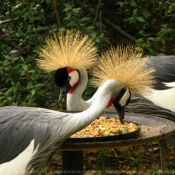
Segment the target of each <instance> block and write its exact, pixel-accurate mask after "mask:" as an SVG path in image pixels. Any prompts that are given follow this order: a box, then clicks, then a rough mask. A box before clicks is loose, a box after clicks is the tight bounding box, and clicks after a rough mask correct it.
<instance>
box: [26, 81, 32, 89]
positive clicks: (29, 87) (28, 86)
mask: <svg viewBox="0 0 175 175" xmlns="http://www.w3.org/2000/svg"><path fill="white" fill-rule="evenodd" d="M31 88H33V84H32V82H30V81H29V82H28V83H27V89H31Z"/></svg>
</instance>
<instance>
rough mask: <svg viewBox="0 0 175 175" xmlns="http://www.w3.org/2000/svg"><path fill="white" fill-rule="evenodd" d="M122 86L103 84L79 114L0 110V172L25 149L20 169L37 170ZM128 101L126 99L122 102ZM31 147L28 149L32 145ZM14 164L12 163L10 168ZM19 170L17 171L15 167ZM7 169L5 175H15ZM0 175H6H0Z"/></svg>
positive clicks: (110, 83)
mask: <svg viewBox="0 0 175 175" xmlns="http://www.w3.org/2000/svg"><path fill="white" fill-rule="evenodd" d="M122 88H123V86H122V85H121V84H119V83H117V82H116V81H115V80H107V81H106V82H105V83H104V84H103V85H102V87H100V88H99V89H98V90H97V93H96V98H95V100H94V102H93V104H92V105H91V106H90V107H89V108H88V109H87V110H85V111H83V112H80V113H73V114H72V113H62V112H57V111H54V110H48V109H43V108H32V107H14V106H9V107H1V108H0V164H1V165H0V172H1V170H2V169H3V168H4V165H5V164H8V163H10V161H12V160H14V159H15V158H16V157H18V156H19V155H20V154H21V153H24V152H26V150H27V149H28V147H30V150H31V148H33V151H34V152H33V154H32V153H31V152H30V156H28V157H29V158H30V159H29V160H28V161H26V162H28V163H27V165H26V164H24V165H23V167H22V165H20V166H21V169H22V170H24V169H25V170H26V171H27V172H30V171H35V172H38V171H39V170H41V169H42V168H43V167H44V166H45V165H46V163H47V161H48V159H49V158H50V156H51V155H52V154H53V152H54V151H55V149H57V148H59V147H60V145H61V144H62V142H63V141H64V140H65V139H66V138H68V137H70V136H71V135H72V134H74V133H75V132H77V131H79V130H81V129H82V128H84V127H86V126H87V125H89V124H90V123H91V122H93V120H94V119H95V118H97V117H98V116H100V114H101V113H102V112H103V111H104V109H105V108H106V106H107V104H108V102H109V100H110V99H111V97H113V96H117V95H118V94H119V93H120V91H121V89H122ZM126 100H128V99H126ZM33 142H34V144H33V147H32V143H33ZM15 165H16V166H17V165H18V164H17V161H14V166H15ZM17 168H20V167H17ZM12 171H13V169H11V167H9V168H8V174H9V175H10V174H13V175H19V174H18V173H16V174H15V173H14V172H12ZM1 175H6V174H2V173H1Z"/></svg>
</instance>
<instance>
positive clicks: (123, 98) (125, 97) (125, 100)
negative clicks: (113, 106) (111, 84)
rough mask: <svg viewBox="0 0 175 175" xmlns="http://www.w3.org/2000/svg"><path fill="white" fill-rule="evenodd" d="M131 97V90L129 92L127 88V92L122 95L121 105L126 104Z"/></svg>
mask: <svg viewBox="0 0 175 175" xmlns="http://www.w3.org/2000/svg"><path fill="white" fill-rule="evenodd" d="M129 97H130V92H129V90H128V89H126V92H125V94H124V95H123V96H122V98H121V99H120V101H119V104H120V105H121V106H125V105H126V103H127V100H128V99H129Z"/></svg>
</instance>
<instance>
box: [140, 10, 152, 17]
mask: <svg viewBox="0 0 175 175" xmlns="http://www.w3.org/2000/svg"><path fill="white" fill-rule="evenodd" d="M141 13H142V15H143V16H144V17H145V18H148V17H150V16H151V13H149V12H148V11H147V10H145V9H143V10H142V11H141Z"/></svg>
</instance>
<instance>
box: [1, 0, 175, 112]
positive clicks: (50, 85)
mask: <svg viewBox="0 0 175 175" xmlns="http://www.w3.org/2000/svg"><path fill="white" fill-rule="evenodd" d="M60 28H62V29H72V28H78V29H79V30H80V31H81V32H82V33H86V34H89V35H90V38H91V39H92V40H93V41H94V42H95V43H96V45H97V47H98V49H99V54H100V53H101V52H104V51H105V50H107V49H108V48H109V47H110V46H111V45H113V46H115V45H117V44H121V43H127V42H131V43H134V44H135V46H136V48H137V49H144V50H145V53H146V54H149V55H173V54H175V3H174V2H173V1H171V0H131V1H127V0H123V1H116V0H108V1H103V0H98V1H95V0H82V1H80V0H79V1H78V0H35V1H29V0H21V1H19V0H8V1H7V0H1V1H0V106H5V105H20V106H40V107H45V108H52V109H58V108H59V109H65V103H64V104H61V105H60V106H59V107H58V106H57V99H58V88H57V87H56V85H55V84H54V81H53V72H51V73H46V72H44V71H42V70H40V69H39V68H38V67H37V66H36V62H35V59H36V58H38V55H37V54H36V52H35V51H36V49H37V48H38V47H39V46H41V45H42V44H43V43H44V38H45V37H48V36H51V35H53V33H54V32H56V31H57V30H59V29H60ZM94 92H95V89H94V88H93V87H92V86H91V85H90V83H88V86H87V88H86V91H85V93H84V95H83V97H84V99H88V98H90V97H91V96H92V95H93V93H94Z"/></svg>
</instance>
